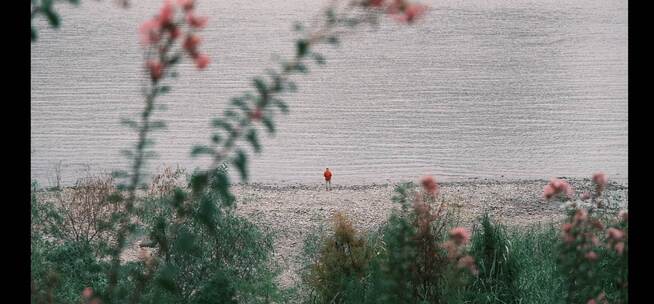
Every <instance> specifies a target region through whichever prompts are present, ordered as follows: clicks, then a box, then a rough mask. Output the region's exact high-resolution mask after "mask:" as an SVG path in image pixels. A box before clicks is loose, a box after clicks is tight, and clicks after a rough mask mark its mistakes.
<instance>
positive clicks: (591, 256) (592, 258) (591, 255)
mask: <svg viewBox="0 0 654 304" xmlns="http://www.w3.org/2000/svg"><path fill="white" fill-rule="evenodd" d="M584 257H586V259H588V260H589V261H591V262H594V261H597V253H595V251H589V252H587V253H586V254H585V255H584Z"/></svg>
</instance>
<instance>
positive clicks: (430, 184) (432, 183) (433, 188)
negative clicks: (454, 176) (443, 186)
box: [422, 176, 438, 196]
mask: <svg viewBox="0 0 654 304" xmlns="http://www.w3.org/2000/svg"><path fill="white" fill-rule="evenodd" d="M422 187H423V188H424V189H425V191H426V192H427V193H428V194H429V195H431V196H436V195H438V184H437V183H436V179H434V178H433V177H431V176H425V177H423V178H422Z"/></svg>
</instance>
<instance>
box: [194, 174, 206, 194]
mask: <svg viewBox="0 0 654 304" xmlns="http://www.w3.org/2000/svg"><path fill="white" fill-rule="evenodd" d="M208 183H209V176H207V174H206V173H203V172H200V173H195V174H193V175H192V176H191V189H192V190H193V192H194V193H200V192H202V190H203V189H204V187H206V186H207V184H208Z"/></svg>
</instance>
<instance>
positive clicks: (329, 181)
mask: <svg viewBox="0 0 654 304" xmlns="http://www.w3.org/2000/svg"><path fill="white" fill-rule="evenodd" d="M323 175H324V176H325V189H326V190H327V191H329V190H332V171H329V168H327V169H325V173H324V174H323Z"/></svg>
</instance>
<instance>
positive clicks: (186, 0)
mask: <svg viewBox="0 0 654 304" xmlns="http://www.w3.org/2000/svg"><path fill="white" fill-rule="evenodd" d="M177 5H179V6H181V7H182V8H184V10H185V11H190V10H192V9H193V6H194V5H195V0H177Z"/></svg>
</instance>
